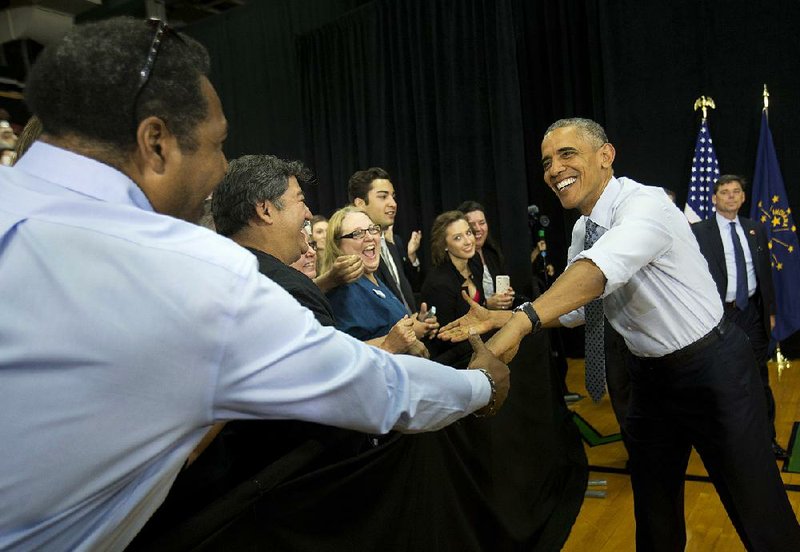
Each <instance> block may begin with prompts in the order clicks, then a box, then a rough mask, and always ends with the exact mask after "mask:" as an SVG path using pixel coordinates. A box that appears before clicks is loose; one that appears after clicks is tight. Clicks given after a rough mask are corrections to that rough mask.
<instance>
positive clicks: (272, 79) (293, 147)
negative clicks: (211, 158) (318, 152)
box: [186, 0, 366, 159]
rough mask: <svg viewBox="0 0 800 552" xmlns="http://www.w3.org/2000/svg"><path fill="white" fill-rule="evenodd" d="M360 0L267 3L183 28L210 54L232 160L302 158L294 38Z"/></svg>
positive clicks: (240, 9)
mask: <svg viewBox="0 0 800 552" xmlns="http://www.w3.org/2000/svg"><path fill="white" fill-rule="evenodd" d="M365 1H366V0H324V1H320V0H270V1H269V2H248V3H247V4H246V5H245V6H243V7H241V8H238V9H234V10H230V11H227V12H224V13H223V14H222V15H219V16H216V17H211V18H208V19H205V20H203V21H201V22H199V23H196V24H194V25H192V26H190V27H188V28H187V29H186V32H187V33H188V34H189V35H191V36H192V37H194V38H195V39H197V40H198V41H200V42H201V43H203V44H204V45H205V46H206V47H207V48H208V50H209V53H210V54H211V66H212V70H211V82H212V83H213V84H214V87H215V88H216V89H217V92H218V93H219V96H220V99H221V100H222V105H223V108H224V110H225V115H226V117H227V119H228V124H229V128H230V132H229V134H228V140H227V143H226V146H225V152H226V153H227V155H228V157H229V158H231V159H233V158H236V157H239V156H241V155H245V154H251V153H269V154H272V155H277V156H278V157H281V158H283V159H303V157H304V153H305V152H304V146H303V123H302V107H301V103H300V81H299V77H298V71H299V69H298V66H297V57H296V56H295V46H294V41H295V37H296V36H297V35H298V34H302V33H305V32H308V31H309V30H310V29H314V28H316V27H319V26H320V25H322V24H324V23H327V22H329V21H331V20H333V19H335V18H336V17H338V16H340V15H341V14H343V13H346V12H347V11H350V10H352V9H353V8H355V7H357V6H358V5H360V4H363V3H364V2H365Z"/></svg>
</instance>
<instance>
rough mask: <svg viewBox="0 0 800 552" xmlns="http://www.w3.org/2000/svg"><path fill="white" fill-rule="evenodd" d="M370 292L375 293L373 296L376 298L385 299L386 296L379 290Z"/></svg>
mask: <svg viewBox="0 0 800 552" xmlns="http://www.w3.org/2000/svg"><path fill="white" fill-rule="evenodd" d="M372 291H373V292H374V293H375V295H377V296H378V297H380V298H381V299H386V294H385V293H383V292H382V291H381V290H379V289H373V290H372Z"/></svg>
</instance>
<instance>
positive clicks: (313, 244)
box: [308, 241, 317, 251]
mask: <svg viewBox="0 0 800 552" xmlns="http://www.w3.org/2000/svg"><path fill="white" fill-rule="evenodd" d="M308 246H309V247H310V248H311V249H313V250H314V251H316V250H317V242H316V241H310V242H308Z"/></svg>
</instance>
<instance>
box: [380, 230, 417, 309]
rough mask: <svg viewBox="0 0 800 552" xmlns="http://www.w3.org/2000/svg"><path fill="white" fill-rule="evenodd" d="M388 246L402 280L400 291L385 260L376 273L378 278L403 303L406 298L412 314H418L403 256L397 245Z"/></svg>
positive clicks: (389, 243)
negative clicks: (404, 267)
mask: <svg viewBox="0 0 800 552" xmlns="http://www.w3.org/2000/svg"><path fill="white" fill-rule="evenodd" d="M395 240H397V236H395ZM386 245H387V246H388V247H389V253H391V255H392V259H394V264H395V266H396V267H397V273H398V277H399V278H400V288H399V289H398V287H397V284H395V283H394V278H392V271H391V270H390V269H389V267H388V266H387V265H386V263H384V262H383V260H381V263H380V264H379V265H378V270H377V271H376V273H377V274H378V278H379V279H380V281H381V282H384V283H385V284H386V285H387V286H388V287H389V289H390V290H392V293H394V294H395V295H396V296H397V297H398V298H399V299H400V300H401V302H402V298H405V300H406V303H408V306H409V308H410V309H411V312H412V313H413V312H416V311H417V301H416V300H415V299H414V290H413V289H412V288H411V282H409V280H408V277H407V276H406V274H405V270H404V269H403V256H402V255H401V254H400V251H399V250H398V248H397V245H396V244H394V243H392V242H390V241H387V242H386Z"/></svg>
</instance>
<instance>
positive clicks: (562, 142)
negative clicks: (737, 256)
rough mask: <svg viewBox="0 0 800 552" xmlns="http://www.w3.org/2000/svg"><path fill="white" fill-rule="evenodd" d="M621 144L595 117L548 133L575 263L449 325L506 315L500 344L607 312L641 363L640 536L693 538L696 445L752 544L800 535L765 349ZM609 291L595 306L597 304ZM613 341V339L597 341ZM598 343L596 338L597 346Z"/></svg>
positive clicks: (632, 429)
mask: <svg viewBox="0 0 800 552" xmlns="http://www.w3.org/2000/svg"><path fill="white" fill-rule="evenodd" d="M615 155H616V151H615V149H614V147H613V146H612V145H611V144H610V143H609V142H608V139H607V138H606V135H605V131H604V130H603V128H602V127H601V126H600V125H598V124H597V123H595V122H594V121H591V120H588V119H562V120H560V121H557V122H555V123H554V124H553V125H551V126H550V128H548V130H547V132H546V133H545V135H544V139H543V141H542V166H543V169H544V180H545V183H546V184H547V185H548V187H549V188H550V189H551V190H552V191H553V192H554V193H555V194H556V195H557V196H558V198H559V200H560V201H561V204H562V206H563V207H564V208H565V209H578V210H579V211H580V213H581V215H582V216H581V218H580V219H579V220H578V222H577V223H576V224H575V228H574V229H573V232H572V245H571V246H570V256H571V259H570V264H569V266H568V267H567V269H566V270H565V271H564V273H563V274H562V276H561V277H559V278H558V279H557V280H556V281H555V283H554V284H553V286H552V287H551V288H550V289H549V290H548V291H547V292H545V293H544V294H542V295H541V296H540V297H539V298H538V299H536V301H534V302H533V304H530V303H528V304H525V305H523V306H522V307H521V308H520V309H519V310H517V312H514V313H508V312H503V311H488V310H486V309H482V308H481V307H479V306H478V305H475V304H473V305H472V308H471V310H470V313H468V314H467V315H466V316H465V317H463V318H462V319H460V320H458V321H456V322H454V323H452V324H450V325H448V326H446V327H445V328H443V329H442V331H441V332H440V335H441V336H442V337H443V338H447V339H461V338H462V337H463V335H464V332H465V331H466V330H467V329H468V328H472V329H474V330H477V331H480V332H483V331H487V330H489V329H493V328H502V329H501V330H500V331H499V332H498V333H497V334H496V335H495V336H494V337H493V338H492V339H491V340H490V341H489V343H488V345H489V348H490V349H492V350H493V351H494V352H495V353H496V354H502V353H505V352H506V351H509V350H513V348H514V347H515V346H516V345H517V344H518V343H519V340H520V339H521V338H522V337H523V336H524V335H527V334H528V333H530V332H531V331H537V330H539V329H540V328H541V327H543V326H555V325H558V324H559V323H563V324H566V325H575V324H577V323H580V322H581V321H583V320H584V319H585V320H586V324H587V331H589V330H588V326H589V324H590V321H592V320H591V318H592V317H594V316H597V315H598V314H599V316H600V317H601V320H600V323H601V324H602V316H603V314H605V316H606V317H607V318H608V320H609V322H610V323H611V325H612V326H613V327H614V329H615V330H617V331H618V332H619V333H620V334H621V335H622V336H623V337H624V338H625V342H626V344H627V345H628V348H629V349H630V350H631V352H632V353H633V354H634V355H636V356H637V357H639V358H638V363H636V365H635V366H634V367H633V368H632V371H631V398H630V404H629V407H628V413H627V419H626V424H625V425H626V430H627V433H628V440H627V447H628V451H629V455H630V471H631V482H632V485H633V491H634V507H635V516H636V543H637V548H638V549H639V550H642V551H644V550H647V551H653V550H656V551H659V550H665V551H666V550H670V551H673V550H683V548H684V546H685V544H686V530H685V521H684V518H683V487H684V477H685V473H686V466H687V462H688V459H689V453H690V451H691V448H692V447H695V448H696V449H697V451H698V452H699V453H700V456H701V458H702V460H703V462H704V464H705V466H706V468H707V469H708V472H709V475H710V477H711V479H712V481H713V482H714V485H715V486H716V488H717V491H718V493H719V496H720V499H721V500H722V502H723V504H724V505H725V508H726V510H727V512H728V515H729V516H730V518H731V520H732V521H733V524H734V526H735V527H736V529H737V531H738V532H739V536H740V537H741V539H742V541H743V542H744V544H745V546H746V547H747V548H748V549H750V550H784V549H785V547H786V546H787V545H789V544H790V543H798V542H800V526H798V524H797V519H796V518H795V516H794V513H793V512H792V508H791V505H790V504H789V501H788V499H787V497H786V492H785V490H784V488H783V483H782V481H781V478H780V474H779V472H778V469H777V466H776V465H775V459H774V458H773V456H772V451H771V448H770V442H769V439H768V438H767V433H766V424H767V417H766V411H765V410H766V409H765V405H764V398H763V394H762V391H761V383H760V381H759V380H758V375H757V370H756V367H755V359H754V357H753V352H752V349H751V348H750V346H749V344H748V342H747V338H746V336H745V335H744V333H743V332H742V331H741V330H740V329H739V328H738V327H736V326H735V325H734V324H730V323H728V322H727V320H725V319H723V311H722V303H721V301H720V299H719V296H718V295H717V291H716V286H715V284H714V281H713V280H712V279H711V275H710V274H709V273H708V268H707V264H706V261H705V258H704V257H703V256H702V254H701V253H700V250H699V248H698V246H697V241H696V240H695V238H694V235H693V234H692V231H691V229H690V227H689V224H688V222H687V221H686V219H685V217H684V216H683V215H682V214H681V212H680V211H679V210H678V209H677V208H676V207H675V205H674V204H673V203H672V202H671V201H670V200H669V198H668V197H667V195H666V194H665V193H664V192H663V190H662V189H661V188H655V187H650V186H643V185H642V184H639V183H637V182H634V181H633V180H630V179H628V178H622V177H620V178H616V177H614V174H613V169H612V165H613V162H614V158H615ZM597 298H602V303H601V304H600V306H601V309H599V311H597V313H595V314H594V315H593V316H591V317H590V309H589V305H590V304H591V303H592V302H593V301H594V300H595V299H597ZM600 343H601V344H602V341H600ZM589 355H590V351H588V350H587V357H588V356H589Z"/></svg>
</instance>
